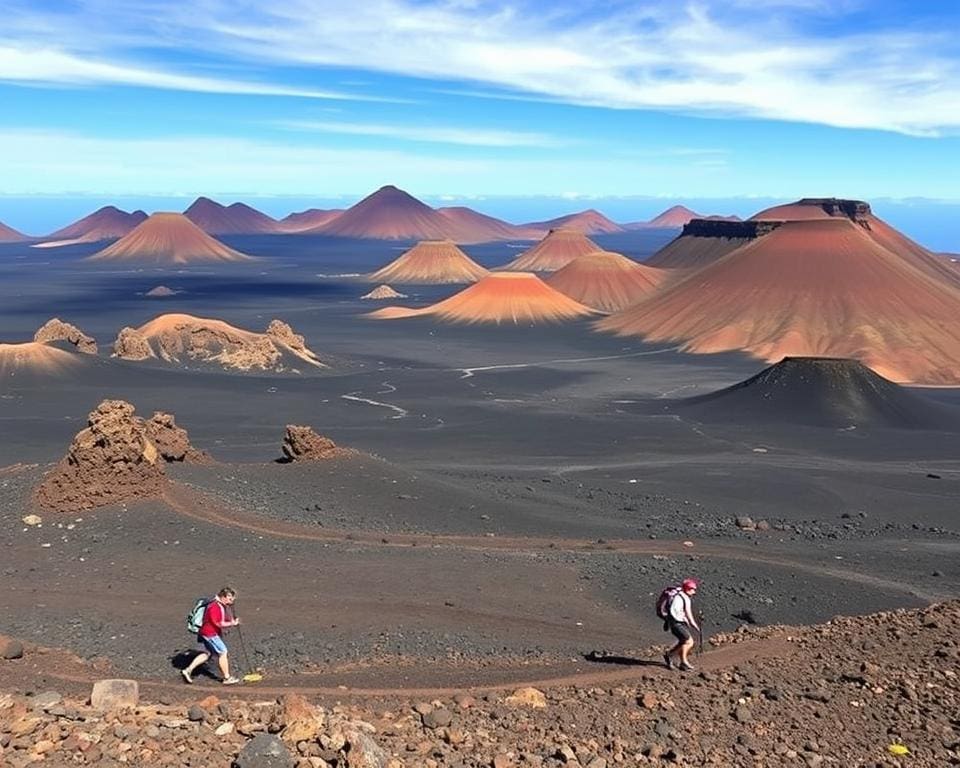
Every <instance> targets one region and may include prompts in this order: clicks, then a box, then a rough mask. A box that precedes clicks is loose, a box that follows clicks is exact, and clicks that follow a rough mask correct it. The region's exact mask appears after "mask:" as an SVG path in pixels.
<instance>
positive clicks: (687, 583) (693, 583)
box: [680, 579, 700, 592]
mask: <svg viewBox="0 0 960 768" xmlns="http://www.w3.org/2000/svg"><path fill="white" fill-rule="evenodd" d="M699 586H700V582H699V581H697V580H696V579H684V580H683V583H682V584H681V585H680V588H681V589H682V590H683V591H684V592H692V591H693V590H695V589H696V588H697V587H699Z"/></svg>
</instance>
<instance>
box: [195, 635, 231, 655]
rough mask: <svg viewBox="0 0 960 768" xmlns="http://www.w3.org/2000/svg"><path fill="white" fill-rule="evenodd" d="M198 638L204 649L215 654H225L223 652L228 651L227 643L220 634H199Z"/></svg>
mask: <svg viewBox="0 0 960 768" xmlns="http://www.w3.org/2000/svg"><path fill="white" fill-rule="evenodd" d="M197 640H199V641H200V644H201V645H203V647H204V650H206V651H207V652H208V653H211V654H213V655H214V656H223V654H225V653H226V652H227V646H226V643H224V642H223V638H222V637H220V635H214V636H213V637H204V636H203V635H197Z"/></svg>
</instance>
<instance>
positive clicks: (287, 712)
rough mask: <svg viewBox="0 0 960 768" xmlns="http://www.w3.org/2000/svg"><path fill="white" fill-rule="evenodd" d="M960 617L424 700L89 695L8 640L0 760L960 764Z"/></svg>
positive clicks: (901, 619) (900, 615)
mask: <svg viewBox="0 0 960 768" xmlns="http://www.w3.org/2000/svg"><path fill="white" fill-rule="evenodd" d="M958 622H960V601H952V602H948V603H942V604H938V605H934V606H930V607H928V608H924V609H919V610H901V611H894V612H886V613H879V614H874V615H869V616H864V617H860V618H838V619H835V620H833V621H831V622H829V623H827V624H823V625H818V626H812V627H799V628H798V627H781V626H777V627H766V628H762V629H744V630H742V631H740V632H737V633H735V634H732V635H722V636H718V637H716V638H714V641H713V645H714V647H713V648H711V649H709V650H708V651H707V652H706V653H705V654H704V656H703V657H701V659H700V660H699V662H700V671H694V672H690V673H679V672H668V671H667V670H666V669H663V668H662V667H653V666H646V665H642V664H640V663H638V662H637V661H635V660H632V659H629V658H610V659H607V661H608V663H609V665H610V667H611V668H615V669H617V670H618V672H619V676H618V677H616V678H611V677H606V678H604V676H602V675H598V676H594V677H593V678H591V677H584V678H583V679H582V680H572V681H568V682H567V683H566V684H560V685H556V686H549V687H548V686H543V688H542V690H540V689H537V688H531V687H525V688H524V687H521V688H519V689H517V690H502V689H494V690H483V689H476V690H456V689H446V690H442V691H436V692H434V695H431V692H429V691H426V692H423V693H424V695H422V696H418V697H415V698H411V697H410V696H409V695H404V694H403V692H402V691H398V692H395V693H390V692H389V691H379V692H377V695H376V696H362V695H357V694H356V693H353V694H348V693H347V692H346V691H344V692H343V693H342V694H339V693H333V694H327V695H321V696H317V695H310V696H307V697H303V696H301V695H300V694H298V693H295V692H290V693H287V694H285V695H284V696H282V697H280V698H279V699H277V700H273V699H272V698H271V697H270V696H269V695H268V692H269V689H258V688H257V687H256V686H255V685H252V686H249V687H244V688H242V689H231V690H229V691H227V690H224V691H223V692H222V693H221V692H220V691H217V693H218V694H219V695H204V694H208V693H209V691H199V690H198V691H196V692H195V693H196V695H195V696H194V697H192V698H191V696H190V694H192V693H194V690H193V689H190V688H187V687H186V686H183V687H180V688H174V687H171V688H169V689H168V690H160V692H159V693H157V692H156V691H155V690H154V689H151V688H149V686H148V688H147V690H149V691H150V695H149V696H147V695H142V696H140V695H138V693H137V692H136V691H132V690H130V689H129V688H130V687H131V686H125V685H124V684H104V683H100V684H99V685H98V686H94V687H93V689H92V693H91V700H84V699H83V698H82V697H80V698H77V697H75V696H73V695H71V693H69V692H68V693H63V692H61V690H56V689H47V688H43V689H41V688H39V687H37V685H36V683H37V682H41V681H39V680H35V681H34V682H33V683H31V682H30V677H29V676H26V677H24V676H23V675H21V674H20V673H19V672H18V670H19V669H22V668H25V667H26V666H28V665H30V664H31V658H30V657H31V656H33V655H34V654H41V655H42V651H41V650H40V649H35V648H33V647H30V646H28V648H26V649H22V648H21V647H20V646H19V644H18V643H17V642H16V641H10V640H3V641H0V651H2V653H0V655H2V656H4V657H13V658H5V659H4V660H2V661H0V672H2V673H3V676H4V678H5V679H7V680H11V679H15V680H17V681H18V683H19V684H18V685H17V686H16V687H15V688H13V687H11V686H10V685H9V684H7V685H5V686H4V687H5V688H6V690H5V692H4V693H2V694H0V765H3V766H11V768H19V767H20V766H25V765H30V764H33V763H41V764H47V765H93V764H96V765H100V766H112V765H120V764H126V765H138V766H238V768H268V767H269V768H275V767H277V766H285V767H287V766H289V767H290V768H293V767H294V766H295V767H296V768H323V767H324V766H336V767H337V768H361V767H362V768H388V767H389V768H400V767H401V766H428V767H430V768H432V767H434V766H461V767H463V768H466V767H467V766H470V767H474V766H491V767H492V768H510V767H511V766H517V767H518V768H520V767H522V766H544V767H547V766H549V767H551V768H553V767H559V766H567V768H577V767H578V766H582V767H584V768H606V767H607V766H614V765H679V766H684V765H686V766H701V765H716V766H765V765H785V766H790V765H797V766H829V765H837V766H871V767H873V766H876V767H878V768H879V766H891V767H892V766H907V765H912V766H931V767H933V766H938V767H939V766H949V765H960V716H958V712H960V676H958V671H957V670H958V668H960V635H958V633H957V630H956V627H957V626H958ZM21 651H22V652H23V655H22V656H21V655H20V654H21ZM93 672H94V670H90V673H91V674H92V673H93ZM93 679H94V678H93V677H91V681H92V680H93ZM42 682H43V684H45V685H48V684H50V682H51V681H50V680H49V679H47V680H45V681H42ZM63 684H64V685H67V686H68V688H69V687H71V684H68V683H66V682H64V683H63ZM77 685H78V681H77V680H74V681H73V684H72V689H76V687H77ZM265 685H269V683H266V684H265ZM88 688H89V686H88ZM148 699H149V701H148ZM91 701H92V703H91Z"/></svg>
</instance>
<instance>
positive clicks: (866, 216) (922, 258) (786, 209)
mask: <svg viewBox="0 0 960 768" xmlns="http://www.w3.org/2000/svg"><path fill="white" fill-rule="evenodd" d="M750 219H751V221H810V220H825V219H847V220H849V221H852V222H853V223H854V224H856V225H858V226H859V227H860V228H862V229H863V230H864V231H865V232H866V233H867V234H868V235H869V236H870V238H871V239H872V240H873V241H874V242H876V243H877V244H878V245H880V246H882V247H884V248H886V249H887V250H888V251H890V252H891V253H894V254H896V255H897V256H899V257H900V258H902V259H903V260H905V261H907V262H908V263H910V264H911V265H913V266H914V267H916V268H917V269H919V270H921V271H923V272H926V273H927V274H929V275H932V276H934V277H936V278H938V279H941V280H946V281H947V282H949V283H952V284H953V285H956V286H958V287H960V274H958V273H957V272H956V271H955V270H953V269H951V268H950V265H948V264H944V263H943V260H942V259H938V258H937V256H936V254H934V253H933V252H932V251H929V250H928V249H926V248H924V247H923V246H922V245H920V244H919V243H916V242H914V241H913V240H911V239H910V238H909V237H907V236H906V235H904V234H903V233H902V232H899V231H897V230H896V229H894V228H893V227H891V226H890V225H889V224H887V222H885V221H884V220H883V219H881V218H879V217H878V216H876V215H875V214H874V213H873V211H872V210H871V208H870V205H869V203H865V202H863V201H862V200H844V199H841V198H836V197H805V198H803V199H801V200H797V201H796V202H795V203H788V204H786V205H777V206H774V207H773V208H767V209H766V210H763V211H760V212H759V213H757V214H754V215H753V216H751V217H750Z"/></svg>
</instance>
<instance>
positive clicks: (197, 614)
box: [187, 597, 214, 635]
mask: <svg viewBox="0 0 960 768" xmlns="http://www.w3.org/2000/svg"><path fill="white" fill-rule="evenodd" d="M213 600H214V598H212V597H198V598H197V601H196V602H195V603H194V604H193V608H191V609H190V613H188V614H187V632H189V633H190V634H191V635H196V634H198V633H199V632H200V627H202V626H203V614H204V613H205V612H206V610H207V606H208V605H210V603H212V602H213Z"/></svg>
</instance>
